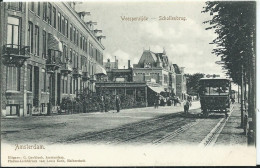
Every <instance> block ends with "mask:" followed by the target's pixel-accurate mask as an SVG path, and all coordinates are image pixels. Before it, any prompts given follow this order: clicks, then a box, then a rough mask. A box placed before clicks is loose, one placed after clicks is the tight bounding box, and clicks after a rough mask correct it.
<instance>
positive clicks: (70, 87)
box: [69, 77, 72, 94]
mask: <svg viewBox="0 0 260 168" xmlns="http://www.w3.org/2000/svg"><path fill="white" fill-rule="evenodd" d="M69 82H70V94H72V77H70V80H69Z"/></svg>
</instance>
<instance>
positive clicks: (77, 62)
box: [76, 53, 79, 68]
mask: <svg viewBox="0 0 260 168" xmlns="http://www.w3.org/2000/svg"><path fill="white" fill-rule="evenodd" d="M76 68H79V56H78V53H76Z"/></svg>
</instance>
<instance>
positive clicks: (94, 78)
mask: <svg viewBox="0 0 260 168" xmlns="http://www.w3.org/2000/svg"><path fill="white" fill-rule="evenodd" d="M96 81H97V79H96V75H91V77H90V82H92V83H94V82H96Z"/></svg>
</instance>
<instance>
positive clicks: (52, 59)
mask: <svg viewBox="0 0 260 168" xmlns="http://www.w3.org/2000/svg"><path fill="white" fill-rule="evenodd" d="M46 64H49V65H58V66H60V65H61V58H60V52H57V51H52V52H49V54H48V55H47V60H46Z"/></svg>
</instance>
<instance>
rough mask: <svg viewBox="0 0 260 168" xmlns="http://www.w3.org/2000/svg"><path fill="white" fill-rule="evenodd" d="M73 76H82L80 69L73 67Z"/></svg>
mask: <svg viewBox="0 0 260 168" xmlns="http://www.w3.org/2000/svg"><path fill="white" fill-rule="evenodd" d="M73 76H74V77H80V76H82V70H81V69H79V68H73Z"/></svg>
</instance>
